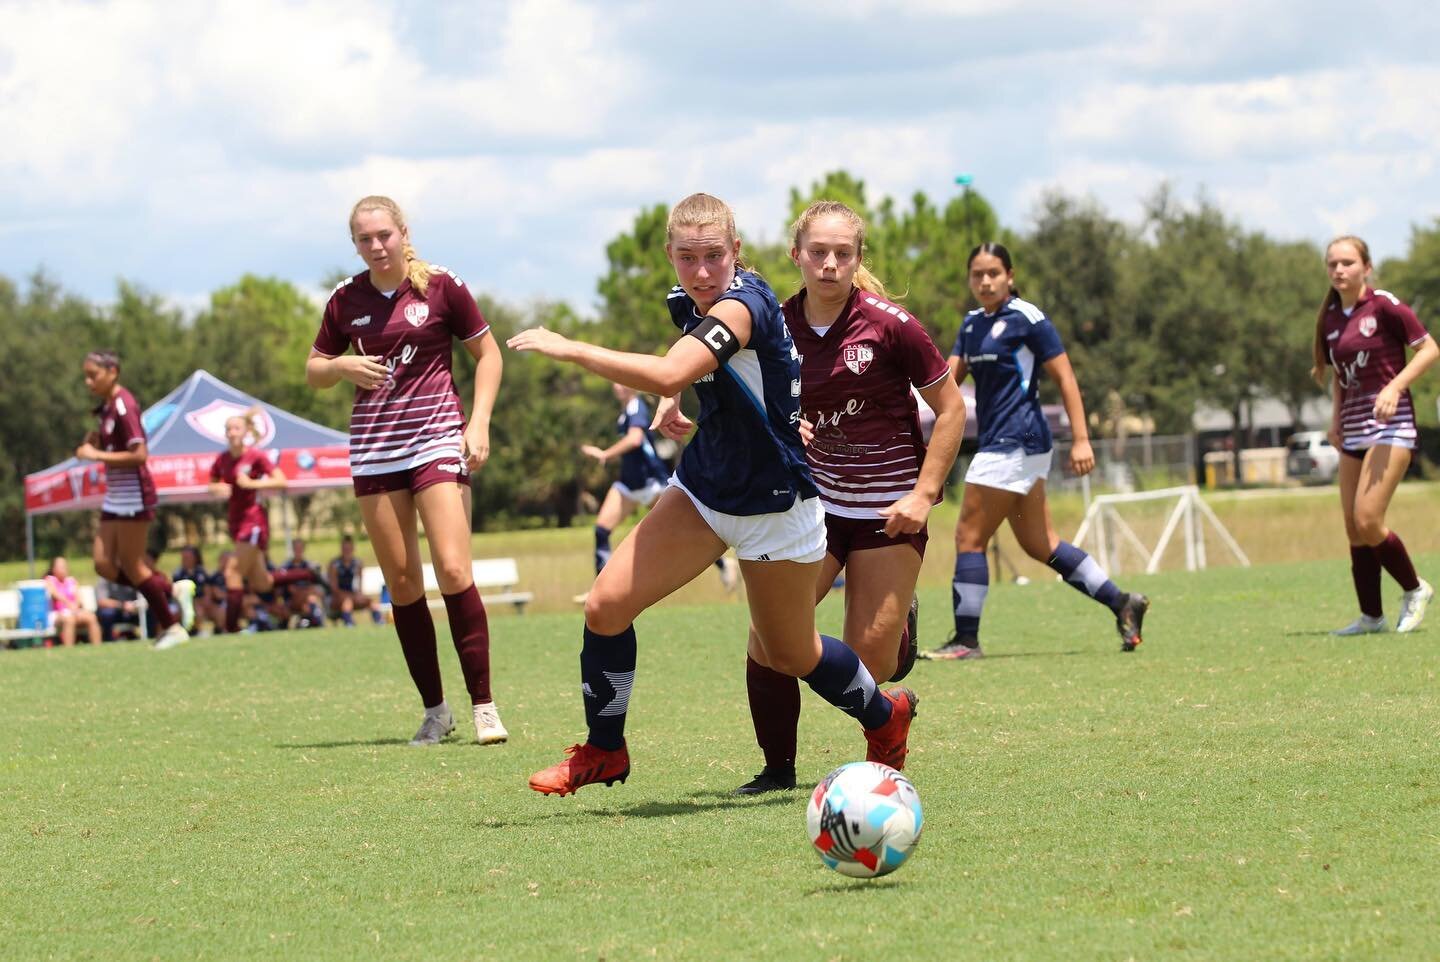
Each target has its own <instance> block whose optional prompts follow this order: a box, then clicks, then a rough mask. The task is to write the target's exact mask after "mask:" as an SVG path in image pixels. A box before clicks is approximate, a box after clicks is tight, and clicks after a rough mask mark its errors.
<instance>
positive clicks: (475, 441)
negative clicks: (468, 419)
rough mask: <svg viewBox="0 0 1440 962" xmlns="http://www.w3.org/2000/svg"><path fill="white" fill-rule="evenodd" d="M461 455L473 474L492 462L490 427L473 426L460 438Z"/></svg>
mask: <svg viewBox="0 0 1440 962" xmlns="http://www.w3.org/2000/svg"><path fill="white" fill-rule="evenodd" d="M460 455H461V457H463V458H464V459H465V467H466V468H468V469H469V470H470V473H471V474H474V473H475V472H476V471H479V470H480V469H481V468H482V467H484V466H485V462H486V461H489V460H490V426H489V425H488V424H471V425H469V426H468V427H466V428H465V433H464V435H462V436H461V438H460Z"/></svg>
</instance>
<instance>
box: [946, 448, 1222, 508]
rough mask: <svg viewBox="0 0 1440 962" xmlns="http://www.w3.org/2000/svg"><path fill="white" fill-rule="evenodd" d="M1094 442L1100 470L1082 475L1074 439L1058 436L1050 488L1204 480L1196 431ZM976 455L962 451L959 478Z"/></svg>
mask: <svg viewBox="0 0 1440 962" xmlns="http://www.w3.org/2000/svg"><path fill="white" fill-rule="evenodd" d="M1090 447H1091V449H1092V450H1093V451H1094V452H1095V470H1093V471H1091V472H1090V474H1089V475H1088V476H1086V477H1084V478H1080V477H1076V476H1075V475H1074V474H1072V473H1071V471H1070V442H1069V441H1068V440H1066V441H1056V442H1055V458H1054V461H1053V462H1052V464H1051V467H1050V475H1049V476H1048V477H1047V478H1046V479H1045V487H1046V489H1047V490H1049V491H1050V492H1052V493H1056V492H1075V493H1080V494H1083V493H1086V491H1087V490H1088V492H1089V493H1090V494H1092V495H1093V494H1129V493H1131V492H1134V491H1153V490H1154V489H1156V488H1172V487H1175V486H1176V485H1181V484H1199V483H1202V482H1203V480H1204V479H1203V477H1202V475H1201V474H1200V472H1199V470H1198V468H1197V465H1196V463H1195V450H1196V446H1195V436H1194V435H1191V434H1173V435H1134V436H1131V437H1128V438H1096V439H1094V440H1092V441H1091V442H1090ZM971 456H972V455H969V454H962V455H961V456H960V458H959V461H958V462H957V472H958V473H957V474H956V475H955V477H956V478H961V479H963V478H964V477H965V469H966V468H967V467H968V466H969V463H970V457H971Z"/></svg>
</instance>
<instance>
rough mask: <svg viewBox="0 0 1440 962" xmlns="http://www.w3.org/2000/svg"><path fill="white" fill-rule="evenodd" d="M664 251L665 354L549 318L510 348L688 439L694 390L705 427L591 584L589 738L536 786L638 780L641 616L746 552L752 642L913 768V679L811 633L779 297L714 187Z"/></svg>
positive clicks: (819, 516)
mask: <svg viewBox="0 0 1440 962" xmlns="http://www.w3.org/2000/svg"><path fill="white" fill-rule="evenodd" d="M666 236H667V243H666V245H665V253H666V256H667V257H668V259H669V260H670V263H671V264H672V265H673V266H674V268H675V274H676V277H677V279H678V281H679V284H677V285H676V287H675V288H674V289H673V290H671V292H670V295H669V297H668V298H667V303H668V306H669V308H670V314H671V319H672V321H673V322H674V323H675V326H676V327H678V328H679V329H680V330H681V332H682V336H681V337H680V338H679V340H677V341H676V342H675V344H674V345H672V346H671V348H670V350H669V351H668V352H667V353H666V354H665V355H664V356H662V357H655V356H652V355H648V354H629V353H622V352H620V351H612V350H609V349H607V348H604V347H600V346H598V345H594V344H586V343H582V342H579V341H571V340H569V339H567V338H565V337H562V336H561V335H559V334H556V333H554V332H552V331H547V330H545V329H544V328H538V327H537V328H532V329H530V330H528V331H522V332H521V333H519V334H517V335H515V336H514V337H512V338H511V339H510V340H509V346H510V347H512V348H514V349H515V350H522V351H536V352H538V353H541V354H544V355H546V356H548V357H552V358H555V359H557V360H561V361H567V362H570V363H573V364H578V365H579V366H581V367H583V368H585V369H586V370H588V371H591V372H593V373H595V374H599V375H600V376H602V377H605V378H608V379H609V380H611V381H617V382H619V383H621V384H625V385H628V386H630V387H631V388H634V389H635V390H638V391H645V392H648V393H652V394H658V395H660V397H661V398H662V400H661V402H660V406H659V410H658V412H657V414H656V419H655V424H656V426H657V427H658V428H659V429H660V430H661V431H662V432H663V433H665V434H666V436H668V437H672V438H674V437H683V436H685V435H686V434H688V433H689V431H690V429H691V428H692V427H693V426H694V425H693V424H692V423H691V421H690V420H689V419H688V418H687V417H685V415H684V414H682V413H681V412H680V410H679V408H678V406H677V400H678V395H679V394H680V392H681V391H683V390H684V389H685V388H686V387H689V386H691V385H693V386H694V388H695V391H696V393H697V394H698V395H699V397H700V414H699V418H698V422H699V431H698V433H697V434H696V436H695V438H694V440H693V441H691V443H690V444H688V445H686V447H685V453H684V455H683V456H682V458H681V461H680V466H679V468H677V469H676V472H675V475H674V476H673V477H672V478H671V480H670V487H669V488H668V489H667V490H666V491H665V493H664V494H663V495H661V496H660V498H659V500H657V501H656V503H655V506H654V507H653V508H652V509H651V510H650V513H649V514H647V515H646V516H645V517H644V518H643V519H642V520H641V521H640V523H639V524H637V525H636V526H635V527H634V529H632V531H631V532H630V534H629V536H628V537H626V538H625V540H623V541H622V542H620V544H619V546H618V547H617V548H616V549H615V553H614V554H613V555H612V556H611V558H610V561H609V563H608V564H606V565H605V567H604V568H603V569H602V570H601V571H600V574H599V575H598V576H597V577H596V579H595V585H594V587H593V588H592V589H591V591H590V596H589V597H588V598H587V599H586V602H585V630H584V644H583V647H582V648H581V652H580V677H581V691H582V692H583V693H584V704H585V720H586V723H587V725H588V728H589V735H588V737H587V740H586V741H585V742H584V743H583V744H580V745H573V746H571V747H570V748H569V749H567V751H566V755H567V756H568V757H567V758H566V759H565V760H564V761H561V762H560V763H559V764H557V765H553V766H551V767H550V768H547V769H544V770H542V771H539V772H536V773H535V774H534V775H532V776H531V777H530V787H531V788H532V789H534V790H535V791H537V792H542V793H544V794H547V795H550V794H559V795H568V794H570V793H571V792H574V791H575V790H576V789H578V788H580V787H581V786H583V785H589V784H591V783H593V782H604V783H605V784H607V785H609V784H612V783H614V782H616V781H622V782H623V781H624V780H625V779H626V778H627V777H628V776H629V774H630V755H629V751H628V749H627V746H626V742H625V716H626V711H627V708H628V705H629V700H630V691H631V687H632V686H633V684H634V681H635V653H636V643H635V628H634V621H635V618H636V617H637V616H638V615H639V614H640V613H641V612H642V611H644V610H645V609H647V608H649V607H650V606H651V605H653V604H655V603H656V602H658V601H660V600H661V599H662V598H664V597H665V596H667V595H669V594H670V593H671V592H673V591H675V590H676V589H677V588H679V587H681V586H682V585H684V584H686V583H687V582H689V581H691V580H692V579H694V578H695V577H696V576H697V575H699V574H700V573H701V572H702V571H704V570H705V569H706V568H708V567H710V566H711V565H712V564H714V563H715V561H716V559H718V558H719V557H720V556H721V555H722V554H724V553H725V550H726V548H727V547H733V548H734V549H735V553H736V555H737V556H738V557H739V559H740V571H741V575H742V577H744V579H745V587H746V593H747V596H748V600H749V604H750V618H751V624H752V625H753V626H754V630H755V637H756V645H757V647H758V648H759V649H760V650H761V651H762V652H763V657H764V659H765V662H766V663H767V664H769V665H770V666H771V667H773V668H774V669H775V670H777V671H780V672H783V673H785V674H788V675H791V676H793V677H799V678H803V679H804V680H805V681H806V682H807V683H808V684H809V685H810V686H811V687H812V688H813V689H815V691H816V692H818V693H819V694H820V695H821V696H822V697H823V698H825V700H826V701H829V702H830V703H831V704H833V705H835V706H836V707H838V708H840V709H841V710H842V711H844V712H846V713H847V714H849V715H850V716H851V717H853V718H855V719H857V720H858V721H859V722H860V724H861V726H862V727H863V728H864V729H865V738H866V741H867V742H868V744H869V751H868V757H870V758H871V759H872V760H875V761H882V762H885V763H887V764H890V765H894V766H895V767H897V768H898V767H900V766H902V765H904V763H905V755H906V736H907V734H908V732H909V728H910V719H911V717H912V716H913V715H914V709H915V702H916V699H915V695H914V693H913V692H911V691H910V690H909V689H906V688H895V689H891V690H890V691H888V692H881V691H879V690H878V689H877V688H876V685H875V681H874V679H873V678H872V677H871V675H870V673H869V672H868V671H867V670H866V669H865V666H864V664H863V663H862V662H861V661H860V659H859V658H858V657H857V656H856V654H855V652H854V651H852V650H851V649H850V648H848V647H846V645H845V644H844V643H843V642H841V641H840V640H838V639H836V638H829V637H825V636H821V635H817V634H816V633H815V609H814V607H813V606H812V605H810V604H802V605H797V604H795V599H796V598H802V597H803V598H809V597H812V596H813V594H814V591H815V583H816V579H817V578H818V577H819V574H820V561H821V558H823V557H824V555H825V524H824V512H823V510H822V508H821V506H820V500H819V498H818V497H817V494H818V492H817V491H816V488H815V483H814V481H813V480H812V479H811V476H810V469H809V468H808V467H807V466H806V464H805V454H804V448H803V446H802V444H801V441H800V431H799V424H800V405H799V401H800V363H799V356H798V354H797V353H796V350H795V346H794V344H793V343H792V342H791V340H790V335H789V333H788V332H787V331H786V330H785V321H784V316H783V314H782V313H781V310H780V305H779V303H778V302H777V301H776V299H775V295H774V293H773V292H772V291H771V290H770V288H769V286H768V285H767V284H766V283H765V281H764V280H762V279H761V278H760V276H759V275H758V274H755V273H753V272H752V271H749V270H747V269H745V267H744V265H743V263H741V262H740V260H739V257H740V240H739V238H738V237H737V236H736V233H735V219H734V215H733V214H732V213H731V211H730V208H729V207H728V206H727V205H726V204H724V203H723V202H722V201H720V200H718V199H716V198H714V197H711V196H709V195H708V194H693V195H691V196H690V197H687V198H685V199H684V200H683V201H681V202H680V203H679V204H678V205H676V207H675V209H674V210H672V211H671V213H670V220H669V224H668V227H667V231H666Z"/></svg>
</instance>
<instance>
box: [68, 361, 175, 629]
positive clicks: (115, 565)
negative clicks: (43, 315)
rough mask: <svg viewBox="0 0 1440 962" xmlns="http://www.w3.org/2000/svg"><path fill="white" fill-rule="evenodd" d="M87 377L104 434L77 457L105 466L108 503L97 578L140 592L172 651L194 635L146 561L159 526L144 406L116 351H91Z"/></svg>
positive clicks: (88, 441) (98, 540) (99, 535)
mask: <svg viewBox="0 0 1440 962" xmlns="http://www.w3.org/2000/svg"><path fill="white" fill-rule="evenodd" d="M84 371H85V387H86V388H88V389H89V390H90V393H91V394H93V395H95V397H97V398H99V399H100V406H99V407H97V408H96V409H95V415H96V417H98V418H99V419H100V429H99V430H98V431H92V432H90V434H88V435H86V437H85V441H84V442H83V443H82V444H81V445H80V446H79V447H78V448H76V449H75V456H76V457H77V458H79V459H80V460H82V461H98V462H100V463H101V464H103V465H105V501H104V503H103V504H102V505H101V506H100V530H99V531H98V532H96V534H95V546H94V552H93V555H94V559H95V573H96V574H98V575H99V576H100V577H102V578H104V579H105V580H106V581H113V582H115V583H116V584H120V585H127V586H129V587H132V588H134V589H135V590H136V591H138V592H140V594H141V595H143V596H144V598H145V602H146V604H148V605H149V606H150V613H151V614H152V615H153V616H154V618H155V623H156V625H158V626H159V629H160V633H159V636H158V637H157V638H156V639H155V647H156V648H157V649H162V650H163V649H166V648H173V647H175V646H176V645H178V644H182V643H183V642H186V641H189V640H190V634H189V632H187V631H186V630H185V626H184V625H182V624H180V622H179V621H178V620H177V619H176V617H175V615H174V614H173V613H172V612H171V610H170V599H171V594H172V591H171V584H170V579H169V578H166V577H165V575H164V574H162V573H161V572H159V571H156V570H155V569H154V568H152V567H151V566H150V564H149V563H147V562H146V560H145V536H146V533H147V532H149V530H150V522H151V521H153V520H155V504H156V495H155V482H154V481H152V480H151V478H150V470H149V469H148V468H147V467H145V462H146V460H147V459H148V458H149V448H148V447H147V442H146V438H145V425H144V423H142V421H141V419H140V404H139V402H137V401H136V400H135V395H133V394H131V393H130V391H129V390H128V389H126V388H125V387H124V386H122V385H121V384H120V356H119V355H118V354H116V353H115V352H114V351H91V352H90V353H89V354H87V355H85V364H84Z"/></svg>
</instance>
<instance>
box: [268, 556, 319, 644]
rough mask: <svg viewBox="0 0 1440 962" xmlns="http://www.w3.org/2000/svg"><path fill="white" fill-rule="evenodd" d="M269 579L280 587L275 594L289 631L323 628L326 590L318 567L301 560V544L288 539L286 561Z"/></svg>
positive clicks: (302, 557)
mask: <svg viewBox="0 0 1440 962" xmlns="http://www.w3.org/2000/svg"><path fill="white" fill-rule="evenodd" d="M273 577H274V578H275V582H276V584H277V585H279V584H280V583H281V582H282V580H283V581H284V587H283V588H282V589H281V590H279V591H277V592H276V593H275V595H276V600H277V601H283V608H284V611H285V615H286V619H285V620H286V622H287V623H288V624H289V626H290V627H291V628H323V627H325V594H326V592H328V591H329V588H330V586H329V585H328V584H326V582H325V576H324V575H322V574H321V573H320V568H319V566H318V565H315V564H313V563H311V561H310V559H308V558H306V557H305V541H304V539H302V538H291V539H290V557H288V558H286V559H285V562H284V563H283V564H282V565H281V566H280V570H279V571H276V572H274V575H273Z"/></svg>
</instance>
